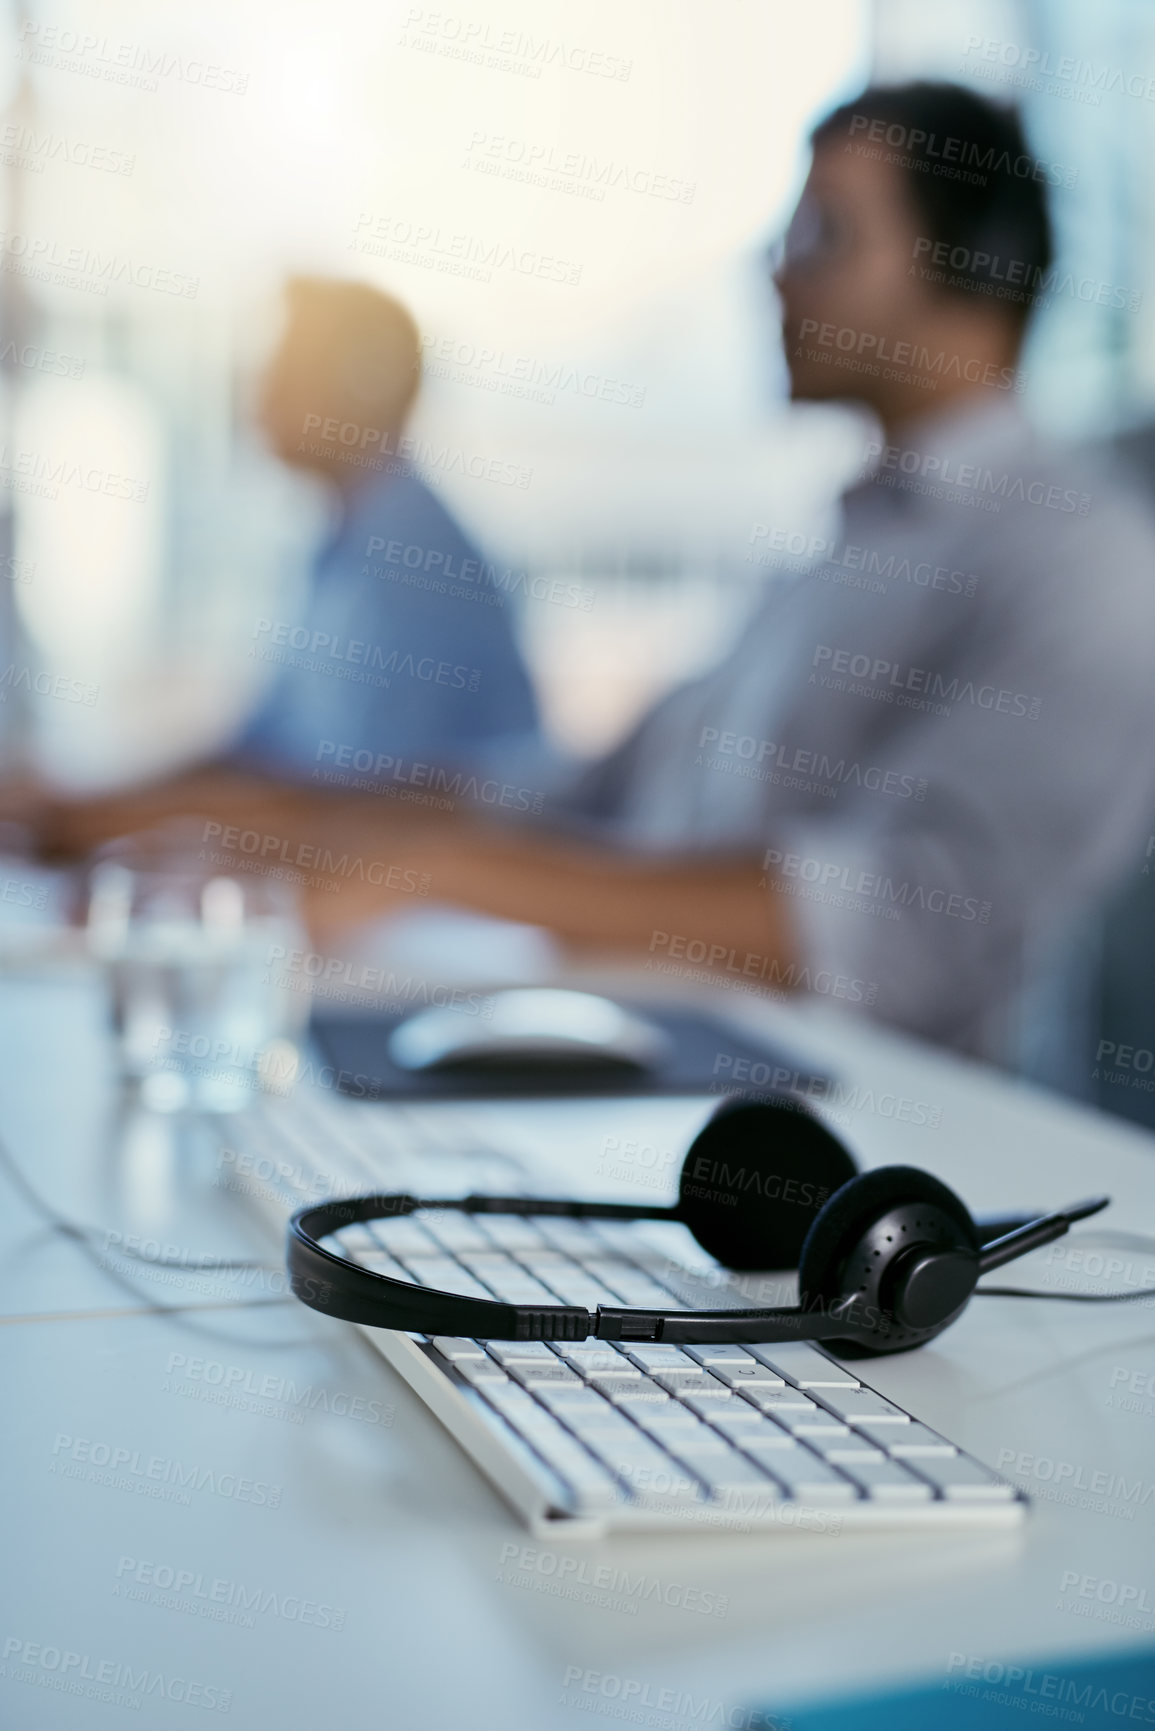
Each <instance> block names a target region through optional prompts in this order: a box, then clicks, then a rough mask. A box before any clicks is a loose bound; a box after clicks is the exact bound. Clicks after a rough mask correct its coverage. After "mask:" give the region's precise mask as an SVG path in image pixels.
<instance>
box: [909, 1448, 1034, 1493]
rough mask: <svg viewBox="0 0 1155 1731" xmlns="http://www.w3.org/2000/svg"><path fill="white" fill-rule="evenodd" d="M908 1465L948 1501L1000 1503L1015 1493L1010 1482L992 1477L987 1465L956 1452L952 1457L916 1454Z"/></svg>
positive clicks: (992, 1474)
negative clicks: (916, 1456) (941, 1457)
mask: <svg viewBox="0 0 1155 1731" xmlns="http://www.w3.org/2000/svg"><path fill="white" fill-rule="evenodd" d="M912 1464H913V1466H914V1468H915V1470H916V1471H917V1472H918V1474H919V1477H920V1478H924V1479H929V1480H930V1482H931V1484H932V1485H934V1486H935V1488H936V1489H937V1490H938V1491H939V1493H940V1494H941V1495H942V1496H943V1497H945V1499H946V1501H947V1502H949V1503H1004V1502H1010V1501H1011V1500H1012V1498H1013V1497H1014V1494H1015V1492H1014V1487H1013V1485H1009V1484H1007V1483H1006V1482H1005V1481H1004V1480H1003V1479H999V1478H996V1477H995V1475H994V1473H992V1472H991V1471H990V1469H989V1468H988V1467H984V1466H982V1465H980V1463H979V1462H978V1461H972V1460H971V1459H970V1458H969V1457H968V1456H967V1455H956V1456H955V1457H954V1459H953V1460H935V1459H933V1458H930V1459H928V1458H926V1457H924V1456H920V1457H919V1458H918V1459H917V1460H915V1461H914V1462H913V1463H912Z"/></svg>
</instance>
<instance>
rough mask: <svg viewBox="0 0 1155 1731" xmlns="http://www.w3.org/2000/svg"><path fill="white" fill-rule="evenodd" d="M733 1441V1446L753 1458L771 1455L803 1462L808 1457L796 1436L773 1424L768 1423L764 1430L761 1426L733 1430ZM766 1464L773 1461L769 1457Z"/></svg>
mask: <svg viewBox="0 0 1155 1731" xmlns="http://www.w3.org/2000/svg"><path fill="white" fill-rule="evenodd" d="M733 1441H734V1446H735V1448H740V1449H741V1450H742V1451H743V1453H745V1454H748V1455H754V1456H755V1458H760V1457H761V1456H762V1455H766V1456H767V1457H769V1456H771V1455H773V1456H775V1457H776V1458H780V1459H782V1460H783V1461H787V1460H798V1461H803V1462H805V1461H807V1460H808V1459H809V1456H808V1454H807V1451H806V1449H805V1447H804V1446H803V1444H802V1443H800V1442H799V1441H798V1439H797V1438H796V1437H792V1436H791V1435H790V1434H789V1432H788V1431H784V1430H781V1429H779V1427H778V1426H777V1425H775V1424H768V1425H767V1426H766V1428H765V1429H764V1430H763V1429H762V1428H761V1426H759V1428H758V1429H757V1430H735V1431H734V1432H733ZM767 1465H768V1466H771V1467H772V1466H773V1461H771V1460H769V1458H768V1459H767Z"/></svg>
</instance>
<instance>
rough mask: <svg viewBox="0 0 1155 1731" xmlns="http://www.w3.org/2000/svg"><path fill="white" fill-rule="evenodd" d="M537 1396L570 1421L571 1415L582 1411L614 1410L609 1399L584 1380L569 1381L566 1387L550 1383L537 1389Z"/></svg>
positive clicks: (553, 1410) (551, 1410) (561, 1416)
mask: <svg viewBox="0 0 1155 1731" xmlns="http://www.w3.org/2000/svg"><path fill="white" fill-rule="evenodd" d="M536 1392H537V1398H538V1399H539V1400H540V1401H541V1403H542V1405H543V1406H546V1407H548V1408H549V1410H550V1412H553V1413H556V1414H557V1415H558V1417H559V1418H561V1419H564V1420H565V1422H566V1423H567V1424H568V1423H570V1416H569V1415H571V1414H572V1415H578V1414H581V1413H600V1412H612V1411H613V1408H612V1407H611V1406H610V1404H609V1402H608V1401H605V1400H603V1399H602V1397H601V1395H600V1394H595V1393H594V1391H593V1389H592V1388H587V1387H586V1385H585V1383H583V1382H577V1381H575V1382H573V1383H567V1384H566V1386H565V1387H564V1388H556V1387H553V1386H551V1385H550V1384H549V1383H547V1384H545V1386H544V1387H541V1388H539V1389H538V1390H537V1391H536Z"/></svg>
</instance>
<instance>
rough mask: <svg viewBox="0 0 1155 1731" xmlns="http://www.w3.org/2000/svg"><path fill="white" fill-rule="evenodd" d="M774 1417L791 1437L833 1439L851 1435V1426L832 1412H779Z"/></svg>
mask: <svg viewBox="0 0 1155 1731" xmlns="http://www.w3.org/2000/svg"><path fill="white" fill-rule="evenodd" d="M774 1416H775V1418H776V1419H777V1420H778V1423H779V1424H780V1425H781V1426H782V1427H783V1429H785V1430H788V1431H789V1432H790V1435H791V1436H803V1437H826V1438H829V1439H833V1438H834V1437H847V1436H849V1435H850V1426H849V1425H845V1424H843V1423H842V1421H841V1419H837V1418H835V1416H834V1414H833V1413H832V1412H819V1411H818V1410H817V1409H815V1411H814V1412H779V1413H775V1415H774Z"/></svg>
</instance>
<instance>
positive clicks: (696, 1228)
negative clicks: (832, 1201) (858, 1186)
mask: <svg viewBox="0 0 1155 1731" xmlns="http://www.w3.org/2000/svg"><path fill="white" fill-rule="evenodd" d="M856 1171H857V1167H856V1166H855V1163H854V1159H853V1157H852V1155H851V1154H850V1153H849V1152H848V1151H847V1149H846V1148H844V1147H843V1145H842V1143H841V1142H840V1141H839V1140H838V1138H837V1136H835V1135H834V1134H833V1133H832V1132H831V1131H830V1130H828V1129H827V1128H826V1126H825V1124H823V1123H822V1122H821V1120H820V1119H818V1118H816V1117H815V1116H814V1114H813V1113H812V1112H809V1111H807V1110H806V1108H805V1107H804V1106H803V1105H801V1104H800V1103H799V1102H798V1101H797V1100H795V1099H794V1098H793V1097H792V1096H790V1095H788V1094H783V1095H781V1096H779V1097H778V1098H774V1097H769V1098H768V1097H767V1096H765V1095H761V1096H759V1097H758V1098H757V1099H743V1098H741V1097H739V1098H738V1099H732V1100H728V1101H727V1102H726V1103H725V1105H723V1106H721V1107H720V1108H719V1110H718V1111H717V1112H715V1114H714V1116H713V1117H712V1118H711V1119H710V1121H709V1123H708V1124H707V1125H706V1126H705V1128H704V1129H703V1130H701V1131H700V1132H699V1134H698V1136H697V1137H696V1138H695V1140H694V1142H693V1143H692V1145H691V1147H690V1151H689V1153H688V1154H687V1155H686V1158H685V1160H684V1161H683V1163H682V1176H681V1181H680V1184H679V1200H678V1213H679V1216H680V1218H681V1219H682V1220H683V1221H684V1222H685V1224H686V1225H687V1226H688V1227H689V1228H690V1231H691V1232H692V1233H693V1234H694V1237H695V1238H696V1239H697V1241H698V1243H699V1244H700V1245H701V1246H702V1248H703V1250H708V1251H709V1252H710V1254H711V1256H715V1257H717V1259H718V1261H719V1262H721V1263H724V1264H725V1266H726V1267H727V1268H734V1269H779V1268H796V1267H797V1265H798V1257H799V1253H800V1251H801V1249H802V1245H803V1241H804V1240H805V1238H806V1236H807V1233H808V1231H809V1230H810V1228H811V1222H812V1221H813V1220H814V1218H815V1215H816V1214H817V1212H818V1210H819V1209H820V1208H821V1207H822V1205H823V1204H824V1203H825V1202H826V1199H827V1197H829V1196H831V1195H832V1193H833V1192H834V1191H836V1190H838V1189H840V1188H842V1187H844V1186H845V1184H846V1182H847V1180H848V1179H851V1178H853V1177H854V1174H855V1173H856Z"/></svg>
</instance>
